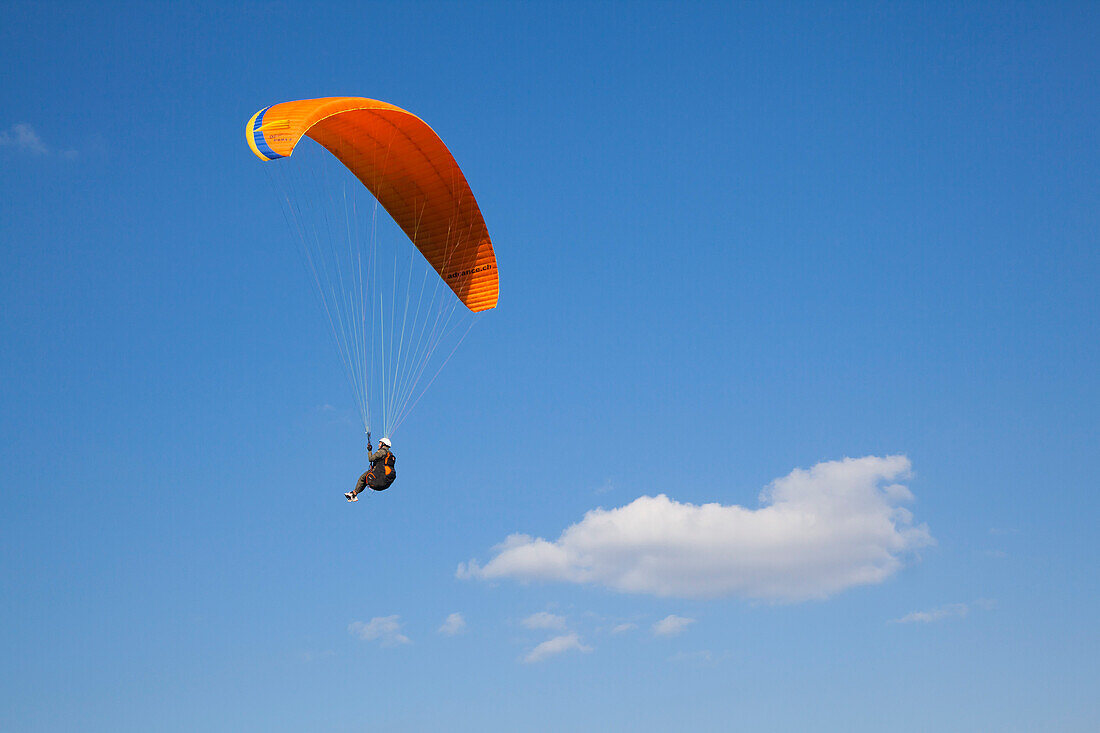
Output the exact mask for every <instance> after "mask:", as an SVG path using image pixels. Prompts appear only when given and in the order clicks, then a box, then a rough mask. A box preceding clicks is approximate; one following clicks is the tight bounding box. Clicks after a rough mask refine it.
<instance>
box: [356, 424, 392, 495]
mask: <svg viewBox="0 0 1100 733" xmlns="http://www.w3.org/2000/svg"><path fill="white" fill-rule="evenodd" d="M391 445H392V444H391V443H390V439H389V438H382V439H381V440H380V441H378V450H377V451H375V450H374V446H372V445H371V444H370V438H369V437H368V438H367V458H368V460H370V468H368V469H367V470H366V471H364V472H363V475H362V476H360V477H359V482H358V483H357V484H356V485H355V488H354V489H352V490H351V491H349V492H347V493H346V494H344V497H345V498H346V499H347V500H348V501H359V494H361V493H363V490H364V489H366V488H367V487H370V488H371V489H373V490H374V491H385V490H386V489H388V488H389V487H390V486H391V485H392V484H393V482H394V481H395V480H396V479H397V469H396V468H395V466H396V464H397V456H395V455H394V454H393V451H392V450H391V449H390V448H391Z"/></svg>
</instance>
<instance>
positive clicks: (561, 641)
mask: <svg viewBox="0 0 1100 733" xmlns="http://www.w3.org/2000/svg"><path fill="white" fill-rule="evenodd" d="M570 650H576V651H578V652H582V653H585V654H587V653H588V652H590V651H592V647H590V646H585V645H584V644H583V643H582V642H581V639H580V637H579V636H577V635H576V634H564V635H562V636H555V637H554V638H553V639H547V640H546V641H544V642H542V643H541V644H539V645H538V646H536V647H535V648H534V649H532V650H531V651H530V652H528V653H527V656H525V657H524V658H523V661H524V662H525V663H526V664H534V663H535V662H541V661H542V660H544V659H546V658H548V657H554V656H557V655H559V654H563V653H564V652H567V651H570Z"/></svg>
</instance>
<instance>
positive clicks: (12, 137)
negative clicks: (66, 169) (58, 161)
mask: <svg viewBox="0 0 1100 733" xmlns="http://www.w3.org/2000/svg"><path fill="white" fill-rule="evenodd" d="M5 146H6V147H12V148H15V149H16V150H21V151H23V152H25V153H32V154H34V155H50V154H52V153H54V152H55V151H54V150H52V149H51V148H50V147H49V146H47V145H46V143H44V142H42V138H41V137H39V136H38V133H37V132H35V130H34V128H33V127H31V126H30V125H28V124H27V123H25V122H20V123H18V124H15V125H12V126H11V127H10V128H8V129H7V130H0V147H5ZM56 153H57V154H58V155H60V156H61V157H63V158H75V157H76V155H77V153H76V151H75V150H58V151H56Z"/></svg>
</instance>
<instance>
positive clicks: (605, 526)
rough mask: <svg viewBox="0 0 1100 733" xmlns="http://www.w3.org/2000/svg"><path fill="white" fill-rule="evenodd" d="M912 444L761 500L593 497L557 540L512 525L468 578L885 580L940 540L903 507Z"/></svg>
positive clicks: (793, 480)
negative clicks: (597, 504) (753, 505)
mask: <svg viewBox="0 0 1100 733" xmlns="http://www.w3.org/2000/svg"><path fill="white" fill-rule="evenodd" d="M909 473H910V464H909V459H908V458H906V457H905V456H885V457H877V456H867V457H865V458H855V459H853V458H845V459H843V460H840V461H828V462H824V463H819V464H817V465H816V466H813V467H812V468H810V469H809V470H804V469H796V470H795V471H792V472H791V473H790V474H789V475H787V476H784V477H783V478H780V479H776V480H775V481H773V482H772V483H771V484H769V485H768V486H767V487H766V488H765V489H764V490H763V491H762V492H761V493H760V497H759V501H760V504H761V506H760V508H757V509H748V508H745V507H742V506H738V505H736V504H734V505H723V504H717V503H713V504H703V505H698V506H697V505H695V504H689V503H681V502H678V501H676V500H674V499H670V498H669V497H667V496H665V495H664V494H661V495H659V496H655V497H653V496H642V497H640V498H638V499H635V500H634V501H633V502H631V503H630V504H627V505H625V506H622V507H618V508H614V509H602V508H599V509H593V510H592V511H589V512H588V513H587V514H585V516H584V518H583V519H582V520H581V521H580V522H578V523H576V524H574V525H572V526H570V527H568V528H566V529H565V531H564V532H562V533H561V536H559V537H558V539H557V540H556V541H553V542H551V541H548V540H545V539H542V538H541V537H531V536H529V535H525V534H513V535H511V536H509V537H508V538H507V539H506V540H505V541H504V542H503V543H501V544H500V545H498V546H496V547H495V548H494V551H495V555H494V556H493V557H492V558H491V559H490V560H489V561H488V562H487V563H485V564H484V565H481V564H479V563H478V562H477V561H476V560H471V561H470V562H468V563H460V564H459V566H458V571H457V573H456V574H457V575H458V577H460V578H481V579H484V580H494V579H499V578H513V579H516V580H519V581H524V582H525V581H539V580H542V581H562V582H570V583H591V584H599V585H603V586H606V587H609V588H613V589H615V590H619V591H625V592H629V593H649V594H653V595H658V596H671V597H681V598H684V597H717V596H727V595H739V596H744V597H748V598H762V599H769V600H779V601H797V600H805V599H809V598H825V597H827V596H830V595H832V594H834V593H837V592H839V591H842V590H845V589H847V588H851V587H853V586H859V585H867V584H872V583H880V582H882V581H884V580H886V579H887V578H889V577H890V576H892V575H893V574H894V573H896V572H897V571H898V570H899V569H900V568H901V567H902V565H903V561H904V559H905V558H906V556H907V555H909V554H911V553H913V552H914V551H915V550H917V549H919V548H921V547H925V546H927V545H930V544H934V540H933V539H932V537H931V535H930V534H929V531H928V528H927V526H925V525H923V524H920V525H914V523H913V516H912V514H911V513H910V512H909V511H908V510H907V509H905V508H904V507H902V506H901V505H902V504H903V503H906V502H909V501H912V499H913V496H912V494H910V493H909V490H908V489H907V488H906V487H905V486H902V485H901V484H899V483H897V481H899V480H902V479H905V478H907V477H908V476H909Z"/></svg>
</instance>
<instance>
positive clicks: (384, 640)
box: [348, 614, 409, 646]
mask: <svg viewBox="0 0 1100 733" xmlns="http://www.w3.org/2000/svg"><path fill="white" fill-rule="evenodd" d="M348 631H349V632H350V633H352V634H354V635H355V636H358V637H359V638H360V639H362V640H363V641H377V642H378V643H379V644H381V645H382V646H397V645H399V644H408V643H409V637H407V636H405V635H404V634H402V633H401V617H400V616H398V615H396V614H395V615H393V616H376V617H375V618H372V619H371V620H370V621H367V622H366V623H364V622H362V621H354V622H352V623H350V624H348Z"/></svg>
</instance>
